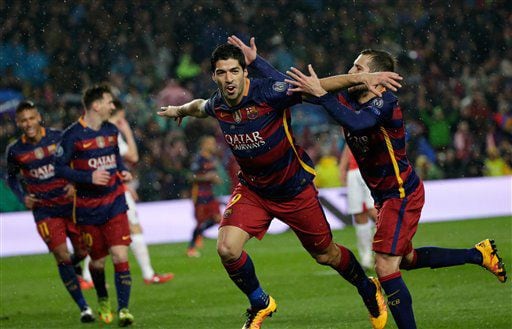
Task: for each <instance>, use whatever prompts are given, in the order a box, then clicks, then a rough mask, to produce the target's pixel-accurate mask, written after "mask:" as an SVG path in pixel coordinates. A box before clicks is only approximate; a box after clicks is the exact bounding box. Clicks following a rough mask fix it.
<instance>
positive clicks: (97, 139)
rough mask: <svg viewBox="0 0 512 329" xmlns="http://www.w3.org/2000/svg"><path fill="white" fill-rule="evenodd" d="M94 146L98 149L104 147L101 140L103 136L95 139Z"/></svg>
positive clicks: (103, 140) (103, 141)
mask: <svg viewBox="0 0 512 329" xmlns="http://www.w3.org/2000/svg"><path fill="white" fill-rule="evenodd" d="M96 144H97V145H98V147H99V148H103V147H105V138H103V136H98V137H96Z"/></svg>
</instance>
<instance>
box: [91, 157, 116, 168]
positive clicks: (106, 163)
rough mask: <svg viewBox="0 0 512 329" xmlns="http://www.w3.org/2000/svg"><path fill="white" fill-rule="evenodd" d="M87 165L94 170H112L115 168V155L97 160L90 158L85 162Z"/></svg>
mask: <svg viewBox="0 0 512 329" xmlns="http://www.w3.org/2000/svg"><path fill="white" fill-rule="evenodd" d="M87 164H88V165H89V167H91V168H95V169H105V170H107V169H113V168H117V161H116V155H115V154H111V155H104V156H101V157H99V158H92V159H89V161H87Z"/></svg>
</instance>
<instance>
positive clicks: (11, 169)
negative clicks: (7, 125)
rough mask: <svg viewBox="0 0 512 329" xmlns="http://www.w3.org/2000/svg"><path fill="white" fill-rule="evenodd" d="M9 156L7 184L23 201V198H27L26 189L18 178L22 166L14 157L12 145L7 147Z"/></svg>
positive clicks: (7, 155)
mask: <svg viewBox="0 0 512 329" xmlns="http://www.w3.org/2000/svg"><path fill="white" fill-rule="evenodd" d="M6 157H7V185H9V188H10V189H11V190H12V192H13V193H14V194H15V195H16V197H17V198H18V200H20V201H21V202H22V203H23V201H24V200H23V199H24V198H25V191H24V190H23V188H22V186H21V184H20V180H19V179H18V174H19V172H20V167H19V165H18V163H17V162H16V160H15V159H14V154H13V152H12V150H11V148H10V147H8V148H7V152H6Z"/></svg>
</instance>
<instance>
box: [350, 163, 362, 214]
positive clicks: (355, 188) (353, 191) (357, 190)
mask: <svg viewBox="0 0 512 329" xmlns="http://www.w3.org/2000/svg"><path fill="white" fill-rule="evenodd" d="M361 180H362V178H361V177H360V174H359V171H358V170H350V171H349V172H348V173H347V211H348V213H349V214H360V213H362V212H364V207H365V202H367V199H366V195H365V191H364V189H363V187H362V186H361ZM363 183H364V182H363Z"/></svg>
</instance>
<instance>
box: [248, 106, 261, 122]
mask: <svg viewBox="0 0 512 329" xmlns="http://www.w3.org/2000/svg"><path fill="white" fill-rule="evenodd" d="M246 110H247V118H248V119H250V120H254V119H256V118H257V117H258V110H256V108H255V107H254V106H251V107H248V108H246Z"/></svg>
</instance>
